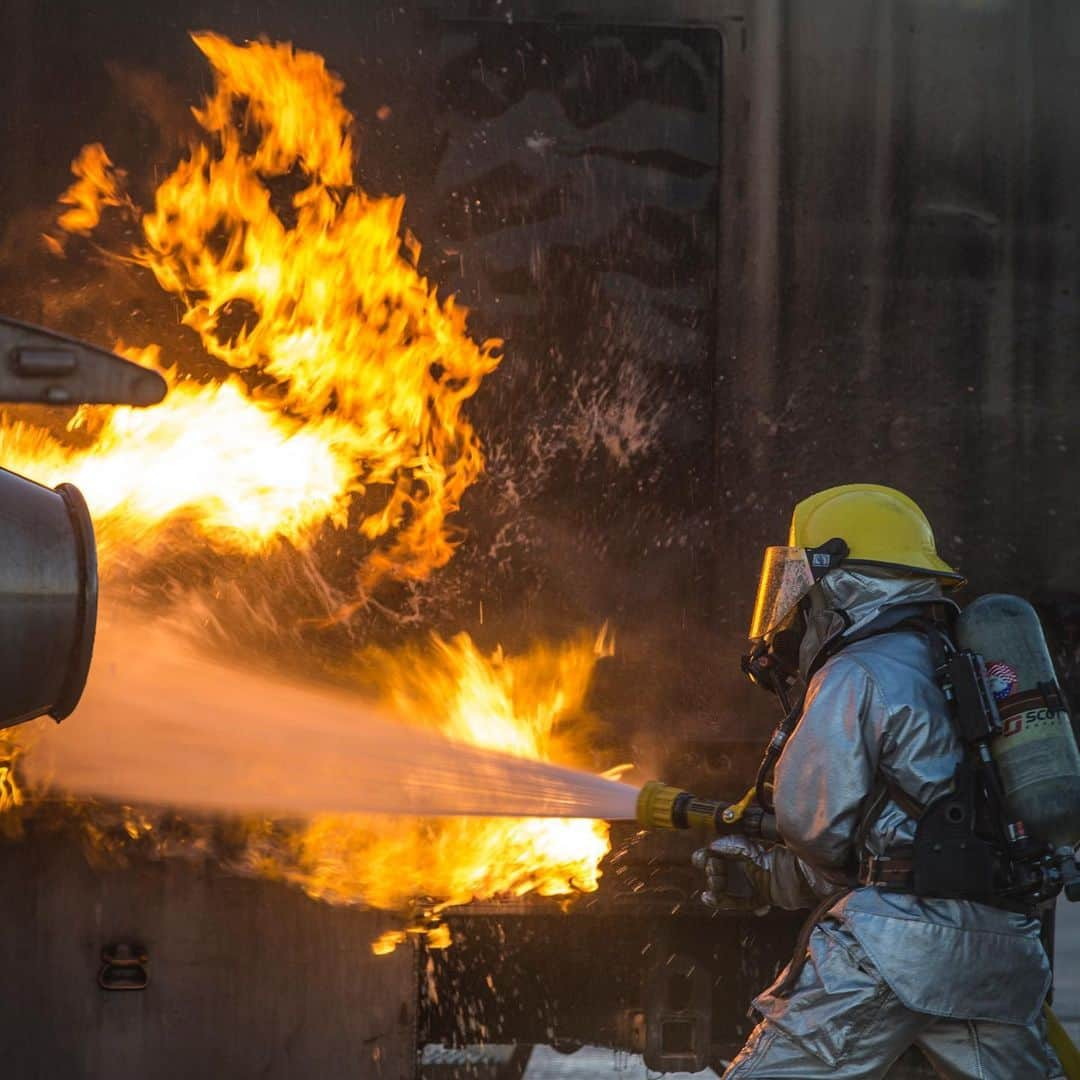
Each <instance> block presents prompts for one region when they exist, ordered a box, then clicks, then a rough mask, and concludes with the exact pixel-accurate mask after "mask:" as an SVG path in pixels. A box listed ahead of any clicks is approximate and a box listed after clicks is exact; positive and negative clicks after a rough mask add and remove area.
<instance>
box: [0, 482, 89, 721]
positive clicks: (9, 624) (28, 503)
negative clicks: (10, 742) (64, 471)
mask: <svg viewBox="0 0 1080 1080" xmlns="http://www.w3.org/2000/svg"><path fill="white" fill-rule="evenodd" d="M0 552H2V555H0V686H2V687H3V694H2V695H0V727H9V726H11V725H12V724H19V723H22V722H23V721H24V720H31V719H33V718H34V717H36V716H42V715H45V714H48V715H49V716H51V717H52V718H53V719H54V720H62V719H63V718H64V717H65V716H67V715H68V714H69V713H70V712H71V711H72V709H74V708H75V705H76V704H77V703H78V700H79V697H80V696H81V694H82V691H83V687H84V686H85V685H86V675H87V672H88V671H89V669H90V657H91V654H92V653H93V648H94V627H95V624H96V621H97V596H98V578H97V552H96V549H95V547H94V529H93V525H92V524H91V522H90V514H89V512H88V510H87V509H86V502H85V501H84V500H83V497H82V495H81V494H80V493H79V491H78V489H77V488H75V487H73V486H72V485H71V484H61V485H60V486H59V487H58V488H57V489H56V490H55V491H54V490H53V489H51V488H47V487H43V486H42V485H41V484H36V483H34V481H32V480H27V479H26V478H25V477H23V476H19V475H18V474H17V473H13V472H8V471H7V470H6V469H0Z"/></svg>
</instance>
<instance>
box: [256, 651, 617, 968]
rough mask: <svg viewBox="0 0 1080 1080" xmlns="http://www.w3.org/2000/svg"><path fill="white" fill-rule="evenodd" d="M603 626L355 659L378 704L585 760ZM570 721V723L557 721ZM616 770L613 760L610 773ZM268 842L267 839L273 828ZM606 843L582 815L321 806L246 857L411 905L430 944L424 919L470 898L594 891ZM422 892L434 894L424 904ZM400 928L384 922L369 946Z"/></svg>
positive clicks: (453, 728)
mask: <svg viewBox="0 0 1080 1080" xmlns="http://www.w3.org/2000/svg"><path fill="white" fill-rule="evenodd" d="M609 649H610V646H609V644H608V642H607V640H606V636H605V635H604V634H601V636H600V638H599V639H598V640H597V641H595V642H593V641H591V640H590V639H589V638H587V637H581V638H579V639H578V640H576V641H572V642H569V643H566V644H564V645H561V646H557V647H544V646H537V647H534V648H533V649H532V650H531V651H530V652H529V653H527V654H525V655H524V656H518V657H508V656H505V655H504V654H503V653H502V651H501V650H497V651H496V652H495V653H494V654H493V655H491V656H485V655H484V654H483V653H482V652H480V651H479V650H478V649H477V648H476V646H475V645H474V643H473V642H472V640H471V639H470V638H469V636H468V635H467V634H458V635H457V636H456V637H455V638H453V639H452V640H450V641H443V640H442V639H440V638H437V637H436V638H433V639H432V642H431V644H430V645H429V646H427V647H425V648H424V649H418V650H405V651H401V652H396V653H386V652H381V653H369V654H368V655H367V656H365V657H364V660H363V666H364V667H365V668H366V669H368V671H370V673H371V676H372V681H373V682H374V683H375V684H376V685H378V686H380V687H381V688H382V690H383V694H382V697H383V700H384V701H386V702H387V703H388V704H389V705H390V706H391V707H392V708H393V709H394V711H395V713H396V715H398V716H400V717H402V718H403V719H404V720H406V721H407V722H409V723H412V724H416V725H419V726H424V727H431V728H435V729H438V730H440V731H442V732H443V733H444V734H448V735H451V736H452V737H454V738H457V739H459V740H461V741H462V742H467V743H471V744H473V745H478V746H486V747H491V748H494V749H498V750H502V751H505V752H507V753H510V754H513V755H515V756H520V757H528V758H534V759H537V760H541V761H552V760H554V761H559V762H562V763H565V764H574V763H576V764H582V763H583V760H584V750H583V747H582V746H581V736H582V734H583V723H584V716H583V712H582V710H583V708H584V703H585V696H586V692H587V690H588V686H589V682H590V679H591V677H592V672H593V668H594V666H595V664H596V661H597V659H598V658H599V657H601V656H604V655H608V654H609ZM570 720H572V721H574V725H573V727H572V729H569V730H568V729H567V727H566V726H565V725H566V723H567V721H570ZM614 772H618V770H614ZM267 842H269V838H267ZM607 851H608V825H607V823H606V822H602V821H589V820H579V819H544V818H525V819H515V818H499V819H491V820H480V819H471V818H448V819H440V820H417V819H396V820H394V821H393V822H391V823H389V824H388V823H387V822H385V821H376V820H375V819H372V818H363V817H340V816H327V817H322V818H318V819H316V820H314V821H312V822H310V823H309V824H308V825H307V826H306V827H305V828H304V829H303V830H301V831H299V832H297V833H295V834H293V835H292V836H290V837H289V839H288V840H287V842H286V843H285V844H284V845H283V846H282V845H281V844H280V842H279V841H274V842H273V844H271V845H270V846H269V847H261V846H260V843H259V842H258V840H254V841H253V843H252V846H251V849H250V859H251V864H252V865H253V866H254V867H255V868H257V869H259V870H260V871H261V872H268V873H272V874H277V875H280V876H283V877H286V878H288V879H290V880H292V881H295V882H298V883H299V884H301V885H302V886H303V888H304V889H305V890H306V891H307V892H308V893H309V894H310V895H312V896H316V897H319V898H321V899H327V900H331V901H335V902H356V901H363V902H365V903H371V904H375V905H376V906H379V907H386V908H394V909H407V908H409V907H410V906H414V905H415V912H416V914H417V915H418V916H420V917H421V918H420V920H419V926H420V927H421V928H423V929H425V930H426V931H427V932H428V934H429V941H431V942H434V943H439V942H440V941H443V940H444V939H443V937H442V935H441V933H440V931H439V930H438V926H437V924H436V925H435V926H434V927H433V925H432V920H433V918H434V917H436V916H437V915H438V913H439V912H440V911H442V910H443V909H444V908H446V907H448V906H451V905H455V904H464V903H467V902H468V901H470V900H473V899H476V898H487V897H493V896H499V895H510V896H521V895H523V894H525V893H528V892H536V893H539V894H540V895H543V896H560V895H566V894H570V893H575V892H592V891H594V890H595V889H596V888H597V885H598V881H599V877H600V874H599V863H600V860H601V859H602V858H603V857H604V855H606V854H607ZM424 898H435V899H434V900H432V901H428V902H424ZM403 936H404V931H402V932H396V933H394V932H392V933H390V934H388V935H386V937H385V938H384V939H382V941H381V942H379V943H377V946H376V947H377V949H379V950H385V949H388V948H390V947H392V946H393V945H394V944H395V943H396V942H397V941H399V940H401V939H402V937H403Z"/></svg>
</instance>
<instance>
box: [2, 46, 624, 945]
mask: <svg viewBox="0 0 1080 1080" xmlns="http://www.w3.org/2000/svg"><path fill="white" fill-rule="evenodd" d="M193 40H194V41H195V44H196V45H197V46H198V48H199V49H200V50H201V51H202V52H203V54H204V55H205V56H206V57H207V59H208V60H209V62H210V64H211V65H212V67H213V72H214V91H213V93H212V94H211V95H210V96H209V97H208V98H207V100H205V101H204V102H203V104H202V107H201V108H198V109H195V110H194V115H195V118H196V120H197V122H198V124H199V126H200V127H201V129H202V132H203V135H202V137H201V141H199V142H197V143H196V144H195V145H194V146H193V147H192V148H191V150H190V153H189V154H188V156H187V157H186V158H185V159H184V160H183V161H181V162H180V163H179V164H178V165H177V166H176V168H175V169H174V170H173V171H172V173H171V174H170V175H169V176H167V177H166V178H165V179H164V180H163V181H162V182H161V184H160V185H159V186H158V188H157V191H156V195H155V204H154V208H153V210H152V211H150V212H146V213H142V212H140V211H139V209H138V207H137V206H136V204H135V202H134V200H133V198H132V197H131V196H130V195H129V194H128V190H127V184H126V175H125V174H124V173H123V172H122V171H121V170H119V169H117V168H116V167H114V165H113V163H112V162H111V160H110V158H109V155H108V153H107V152H106V150H105V149H104V148H103V147H102V146H100V145H97V144H94V145H91V146H87V147H86V148H84V150H83V151H82V153H81V154H80V155H79V156H78V158H77V159H76V160H75V162H74V163H73V172H74V174H75V182H74V183H73V184H72V186H71V187H70V188H69V189H68V191H67V192H66V193H65V194H64V195H63V197H62V202H63V204H64V207H65V209H64V211H63V212H62V214H61V215H60V218H59V225H60V227H61V229H62V230H63V233H62V235H58V236H55V237H52V238H51V240H50V246H51V247H52V248H53V249H54V250H56V251H57V252H63V251H64V250H65V249H66V250H68V251H70V250H71V244H70V237H72V236H73V235H83V236H87V235H90V234H92V233H94V232H96V231H97V230H99V229H101V227H102V223H103V222H104V221H105V220H106V219H107V217H108V215H110V214H121V215H128V216H129V217H131V218H132V219H133V220H134V221H135V222H136V223H137V225H138V230H139V235H140V241H139V243H138V245H137V246H136V247H135V248H134V249H133V250H130V251H124V252H113V253H112V257H113V258H117V259H120V260H123V261H127V262H131V263H134V264H137V265H138V266H140V267H143V268H145V269H147V270H149V271H150V272H151V273H152V274H153V276H154V278H155V279H156V281H157V283H158V284H159V285H160V286H161V288H162V289H164V290H166V291H167V292H168V293H169V294H170V295H172V296H173V297H175V298H176V299H177V300H178V301H179V303H180V305H181V308H182V312H183V315H182V321H183V323H184V324H185V325H186V326H188V327H190V328H191V329H192V330H194V331H195V332H196V333H197V334H198V336H199V338H200V339H201V342H202V345H203V347H204V349H205V350H206V352H207V353H208V354H210V356H211V357H213V358H214V359H215V360H216V361H218V362H221V364H222V371H223V372H230V371H231V372H232V374H227V375H225V374H223V375H220V376H219V377H217V378H215V379H212V380H210V381H205V380H203V381H200V380H196V379H193V378H185V377H184V376H183V375H182V374H180V373H179V372H178V371H177V369H176V368H175V366H172V365H168V364H163V363H162V361H161V356H160V350H159V349H158V347H157V346H149V347H147V348H144V349H142V350H133V351H129V353H128V355H132V356H133V357H137V358H138V359H141V360H142V361H143V362H144V363H150V364H153V365H155V366H157V367H159V368H160V369H161V370H162V371H163V372H164V373H165V374H166V376H167V378H168V380H169V382H170V384H171V389H170V393H169V396H168V397H167V399H166V400H165V402H164V403H163V404H162V405H159V406H157V407H155V408H152V409H148V410H145V411H140V410H135V409H127V408H104V407H84V408H82V409H80V410H79V411H78V412H77V413H76V414H75V416H74V417H73V419H72V420H71V421H70V423H69V424H68V428H67V431H66V432H64V433H62V434H61V435H57V434H55V433H54V431H53V429H51V428H45V427H40V426H35V425H33V424H30V423H27V422H25V421H23V420H17V419H14V418H12V417H10V416H9V417H7V418H6V419H4V420H3V422H2V423H0V459H2V460H3V461H4V464H5V465H6V466H7V467H9V468H13V469H16V470H18V471H24V472H26V473H29V474H30V475H33V476H34V477H36V478H39V479H41V480H43V481H44V482H47V483H56V482H59V481H60V480H68V481H71V482H74V483H75V484H77V485H78V486H79V487H80V488H81V489H82V490H83V492H84V493H85V495H86V497H87V500H88V503H89V505H90V507H91V511H92V513H93V515H94V520H95V525H96V527H97V530H98V533H99V538H100V541H101V547H102V557H103V565H104V569H105V571H106V574H108V571H109V569H110V566H112V565H114V563H119V562H121V561H122V560H123V558H124V556H125V555H126V554H127V553H129V552H131V551H134V550H138V551H140V552H141V554H142V555H143V556H144V557H145V556H146V555H147V554H148V553H149V555H150V557H151V558H153V557H154V556H155V555H160V556H161V557H164V555H165V552H166V543H165V539H164V538H165V537H166V536H167V537H168V543H169V544H175V543H176V542H177V540H176V535H177V534H176V532H175V530H173V531H172V532H169V533H166V532H165V527H166V526H167V525H169V524H170V523H174V522H175V521H176V520H177V519H182V520H183V521H184V522H185V523H188V524H189V525H190V526H191V527H192V529H193V530H194V532H193V535H194V537H195V538H196V542H198V543H203V544H209V545H210V546H212V547H214V548H215V549H220V550H224V551H229V552H237V553H239V554H241V555H244V556H247V557H249V558H252V559H258V558H261V557H262V556H263V555H264V554H266V553H267V552H268V551H269V550H270V549H271V548H272V547H273V546H274V545H275V544H277V543H279V542H281V541H285V542H288V543H290V544H292V545H294V546H296V547H298V548H306V547H310V546H311V544H312V542H313V540H314V538H315V537H316V535H317V534H318V533H319V531H320V530H325V529H327V528H334V527H336V528H339V529H344V528H346V527H348V525H349V523H350V522H358V524H359V531H360V532H361V533H362V535H363V537H364V538H366V546H365V547H364V551H363V554H362V556H361V558H362V566H361V569H360V573H359V578H358V583H357V595H358V596H360V597H362V596H363V594H364V591H365V590H366V589H368V588H369V587H370V586H371V585H372V584H373V583H374V582H376V581H377V580H379V579H381V578H383V577H385V576H393V577H397V578H400V579H406V580H408V579H412V580H421V579H423V578H425V577H427V576H428V575H429V574H430V573H431V572H432V571H433V570H435V569H436V568H438V567H440V566H442V565H444V564H445V563H446V562H447V561H448V560H449V559H450V558H451V556H452V554H453V549H454V543H455V538H454V535H453V533H452V531H451V529H450V527H449V525H448V519H449V518H450V517H451V515H453V514H454V513H455V512H456V511H457V510H458V508H459V504H460V501H461V498H462V495H463V494H464V492H465V491H466V489H467V488H468V487H469V486H470V485H471V484H472V483H473V482H474V481H475V480H476V479H477V477H478V476H479V475H480V473H481V471H482V469H483V456H482V453H481V447H480V442H479V439H478V438H477V435H476V433H475V432H474V430H473V428H472V427H471V426H470V424H469V422H468V420H467V419H466V418H465V416H464V415H463V413H462V406H463V403H464V402H465V401H466V400H467V399H468V398H469V397H470V396H471V395H472V394H473V393H475V391H476V390H477V388H478V387H479V385H480V382H481V380H482V379H483V377H484V376H485V375H486V374H488V373H489V372H491V371H492V370H493V369H494V368H495V366H496V365H497V363H498V357H497V353H496V349H497V347H498V343H497V342H494V341H489V342H486V343H484V344H482V345H477V344H476V343H475V342H474V341H473V340H472V339H471V338H470V336H469V335H468V333H467V328H466V312H465V311H464V310H463V309H461V308H459V307H456V306H455V305H454V303H453V300H452V299H445V300H440V299H439V298H438V297H437V295H436V290H435V288H434V287H433V286H432V285H431V284H429V282H428V281H427V280H425V278H423V277H422V276H421V275H420V273H419V272H418V270H417V261H418V258H419V250H420V249H419V245H418V244H417V242H416V241H415V239H414V238H413V237H412V236H411V235H409V234H408V233H407V232H406V233H403V232H402V228H401V216H402V210H403V205H404V203H403V199H401V198H372V197H369V196H368V195H366V194H365V193H364V192H363V191H361V190H359V188H358V187H357V186H356V184H355V179H354V173H353V156H354V146H353V141H352V126H353V121H352V117H351V116H350V115H349V113H348V111H347V110H346V109H345V107H344V105H343V104H342V101H341V91H342V89H343V86H342V83H341V82H340V80H339V79H338V78H337V77H336V76H334V75H333V74H332V73H330V72H329V71H327V69H326V66H325V63H324V61H323V59H322V57H320V56H318V55H315V54H313V53H306V52H302V51H297V50H294V49H293V47H292V46H291V45H288V44H276V45H274V44H268V43H252V44H247V45H243V46H239V45H235V44H233V43H232V42H229V41H227V40H225V39H224V38H221V37H218V36H216V35H213V34H196V35H193ZM283 188H288V189H289V191H291V192H292V194H291V195H289V196H288V197H287V198H285V200H284V206H282V194H281V192H282V189H283ZM380 492H381V493H382V495H381V498H380V497H379V493H380ZM360 546H361V545H360V544H359V543H358V544H357V548H358V550H359V548H360ZM159 548H160V549H161V550H160V551H159V550H158V549H159ZM358 602H359V601H358ZM602 651H603V649H602V648H600V649H598V648H597V647H596V646H595V643H593V642H591V641H588V640H579V641H576V642H574V643H572V644H570V645H567V646H564V647H561V648H546V649H537V650H534V651H533V652H531V653H529V654H527V655H525V656H523V657H519V658H509V657H506V656H503V655H502V654H501V653H496V654H495V655H494V656H490V657H488V656H485V655H483V654H482V653H481V652H480V651H478V650H477V648H476V647H475V646H474V645H473V643H472V642H471V640H470V639H469V638H468V637H467V636H465V635H459V636H458V637H455V638H453V639H451V640H449V641H442V640H436V641H435V643H434V644H433V645H431V646H430V647H429V648H425V649H420V650H414V651H406V652H397V653H388V652H382V653H379V654H377V655H374V654H370V653H368V654H365V655H364V657H363V660H362V661H361V662H360V666H361V667H362V668H363V675H364V677H365V679H366V681H367V683H368V684H369V685H370V684H371V683H372V682H374V683H375V684H376V685H377V686H378V688H379V690H380V693H381V697H382V698H383V700H384V701H385V702H386V703H388V704H389V705H390V706H391V707H393V708H394V709H395V711H396V712H397V713H398V714H399V715H400V716H402V717H403V718H406V719H407V720H408V721H409V722H411V723H419V724H423V725H428V726H431V727H435V728H438V729H440V730H441V731H443V732H444V733H447V734H449V735H451V736H453V737H455V738H457V739H460V740H462V741H465V742H469V743H473V744H477V745H482V746H487V747H495V748H498V749H500V750H504V751H508V752H510V753H512V754H515V755H519V756H524V757H531V758H537V759H542V760H554V761H559V762H561V763H565V764H579V765H580V764H584V763H585V762H584V758H583V754H582V750H581V747H579V746H578V747H575V746H573V745H572V744H571V743H570V742H569V741H568V740H567V736H566V733H565V730H564V727H561V726H560V725H565V724H566V722H567V721H568V720H571V719H574V718H576V717H578V716H579V715H580V713H581V709H582V706H583V700H584V696H585V692H586V688H587V686H588V682H589V678H590V675H591V673H592V669H593V665H594V664H595V662H596V658H597V656H598V655H599V654H600V653H601V652H602ZM8 751H10V752H8ZM8 751H6V752H5V757H4V760H3V763H0V809H3V808H10V807H12V806H14V805H16V804H18V802H19V801H20V800H21V798H22V796H21V793H20V791H19V788H18V786H17V784H15V782H14V779H13V776H14V774H13V772H12V767H11V763H12V761H13V760H14V757H15V756H17V748H14V749H13V748H12V747H8ZM147 820H149V819H147ZM148 827H149V826H148ZM137 831H138V830H137ZM133 835H134V834H133ZM607 849H608V840H607V826H606V825H605V824H603V823H601V822H594V821H577V820H536V819H530V820H505V819H504V820H479V819H455V820H445V821H411V820H403V819H382V820H374V819H354V818H349V819H343V818H324V819H320V820H315V821H312V822H310V823H308V824H307V825H306V826H305V827H303V828H300V829H295V828H291V829H290V828H284V827H281V826H278V825H273V824H270V823H263V824H262V825H259V826H253V828H252V832H251V836H250V838H249V843H248V856H247V857H246V861H245V866H246V868H247V869H249V870H255V871H257V872H262V873H268V874H273V875H276V876H280V877H284V878H287V879H289V880H293V881H296V882H298V883H299V884H301V885H302V886H303V887H304V888H305V889H306V890H307V891H308V892H309V893H311V894H312V895H314V896H318V897H321V898H325V899H329V900H333V901H338V902H365V903H371V904H376V905H381V906H387V907H394V908H413V909H414V910H422V911H425V912H426V913H427V914H428V916H431V915H432V913H437V912H438V911H439V910H441V908H442V907H444V906H445V905H446V904H457V903H463V902H466V901H468V900H471V899H473V898H478V897H491V896H495V895H500V894H511V895H521V894H523V893H526V892H530V891H536V892H539V893H542V894H545V895H561V894H566V893H570V892H574V891H579V890H583V891H588V890H592V889H595V888H596V885H597V879H598V876H599V870H598V865H599V862H600V860H601V858H602V857H603V856H604V854H605V853H606V851H607ZM425 898H426V899H425ZM418 902H419V904H420V907H419V908H418V909H417V908H415V907H414V905H416V904H417V903H418ZM427 925H428V930H429V933H430V935H431V936H430V940H431V942H432V944H445V943H446V935H445V933H443V932H441V931H439V930H438V929H437V928H436V929H435V930H432V929H431V923H430V921H429V922H428V924H427ZM398 936H400V935H398ZM395 940H396V938H395V936H394V935H391V937H390V938H388V939H387V940H385V941H382V942H380V943H379V948H381V949H382V948H390V947H392V946H393V944H394V942H395Z"/></svg>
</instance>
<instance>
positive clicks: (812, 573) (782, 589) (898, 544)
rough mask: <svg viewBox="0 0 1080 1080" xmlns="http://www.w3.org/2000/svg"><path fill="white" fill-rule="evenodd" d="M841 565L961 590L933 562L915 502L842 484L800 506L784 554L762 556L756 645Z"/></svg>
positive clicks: (778, 550) (942, 565)
mask: <svg viewBox="0 0 1080 1080" xmlns="http://www.w3.org/2000/svg"><path fill="white" fill-rule="evenodd" d="M840 541H843V543H842V544H841V543H840ZM841 564H843V565H845V566H855V567H858V566H880V567H884V568H887V569H891V570H898V571H901V572H906V573H910V574H931V575H933V576H934V577H938V578H940V579H941V581H942V584H943V585H944V586H945V587H946V588H956V587H958V586H960V585H963V583H964V578H963V575H962V574H959V573H957V571H955V570H954V569H953V568H952V567H951V566H950V565H949V564H948V563H947V562H945V560H944V559H942V558H941V556H940V555H938V553H937V547H936V545H935V544H934V531H933V529H931V528H930V522H929V521H927V519H926V515H925V514H924V513H923V512H922V510H920V509H919V507H918V505H917V504H916V503H915V502H914V501H913V500H911V499H909V498H908V497H907V496H906V495H905V494H903V493H902V492H900V491H897V490H896V489H895V488H890V487H883V486H882V485H881V484H843V485H841V486H840V487H833V488H828V489H826V490H825V491H819V492H818V493H817V494H816V495H811V496H810V497H809V498H808V499H803V501H802V502H801V503H799V504H798V505H797V506H796V507H795V512H794V513H793V514H792V516H791V532H790V534H789V535H788V544H787V547H770V548H766V549H765V562H764V565H763V566H762V569H761V580H760V582H759V584H758V595H757V602H756V603H755V605H754V617H753V619H752V621H751V625H750V638H751V639H752V640H760V639H761V638H764V637H766V636H768V635H769V634H770V633H772V632H774V631H775V630H776V629H777V628H778V627H780V626H781V625H783V624H784V623H785V622H786V621H787V619H788V617H789V616H790V615H791V613H792V611H793V610H794V609H795V606H796V605H797V604H798V602H799V601H800V600H801V599H802V598H803V597H804V596H805V595H806V594H807V593H808V592H809V591H810V589H812V588H813V586H814V585H815V584H816V583H817V582H818V581H820V580H821V578H822V577H823V576H824V575H825V574H826V573H828V571H829V570H831V569H833V568H834V567H836V566H839V565H841Z"/></svg>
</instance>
